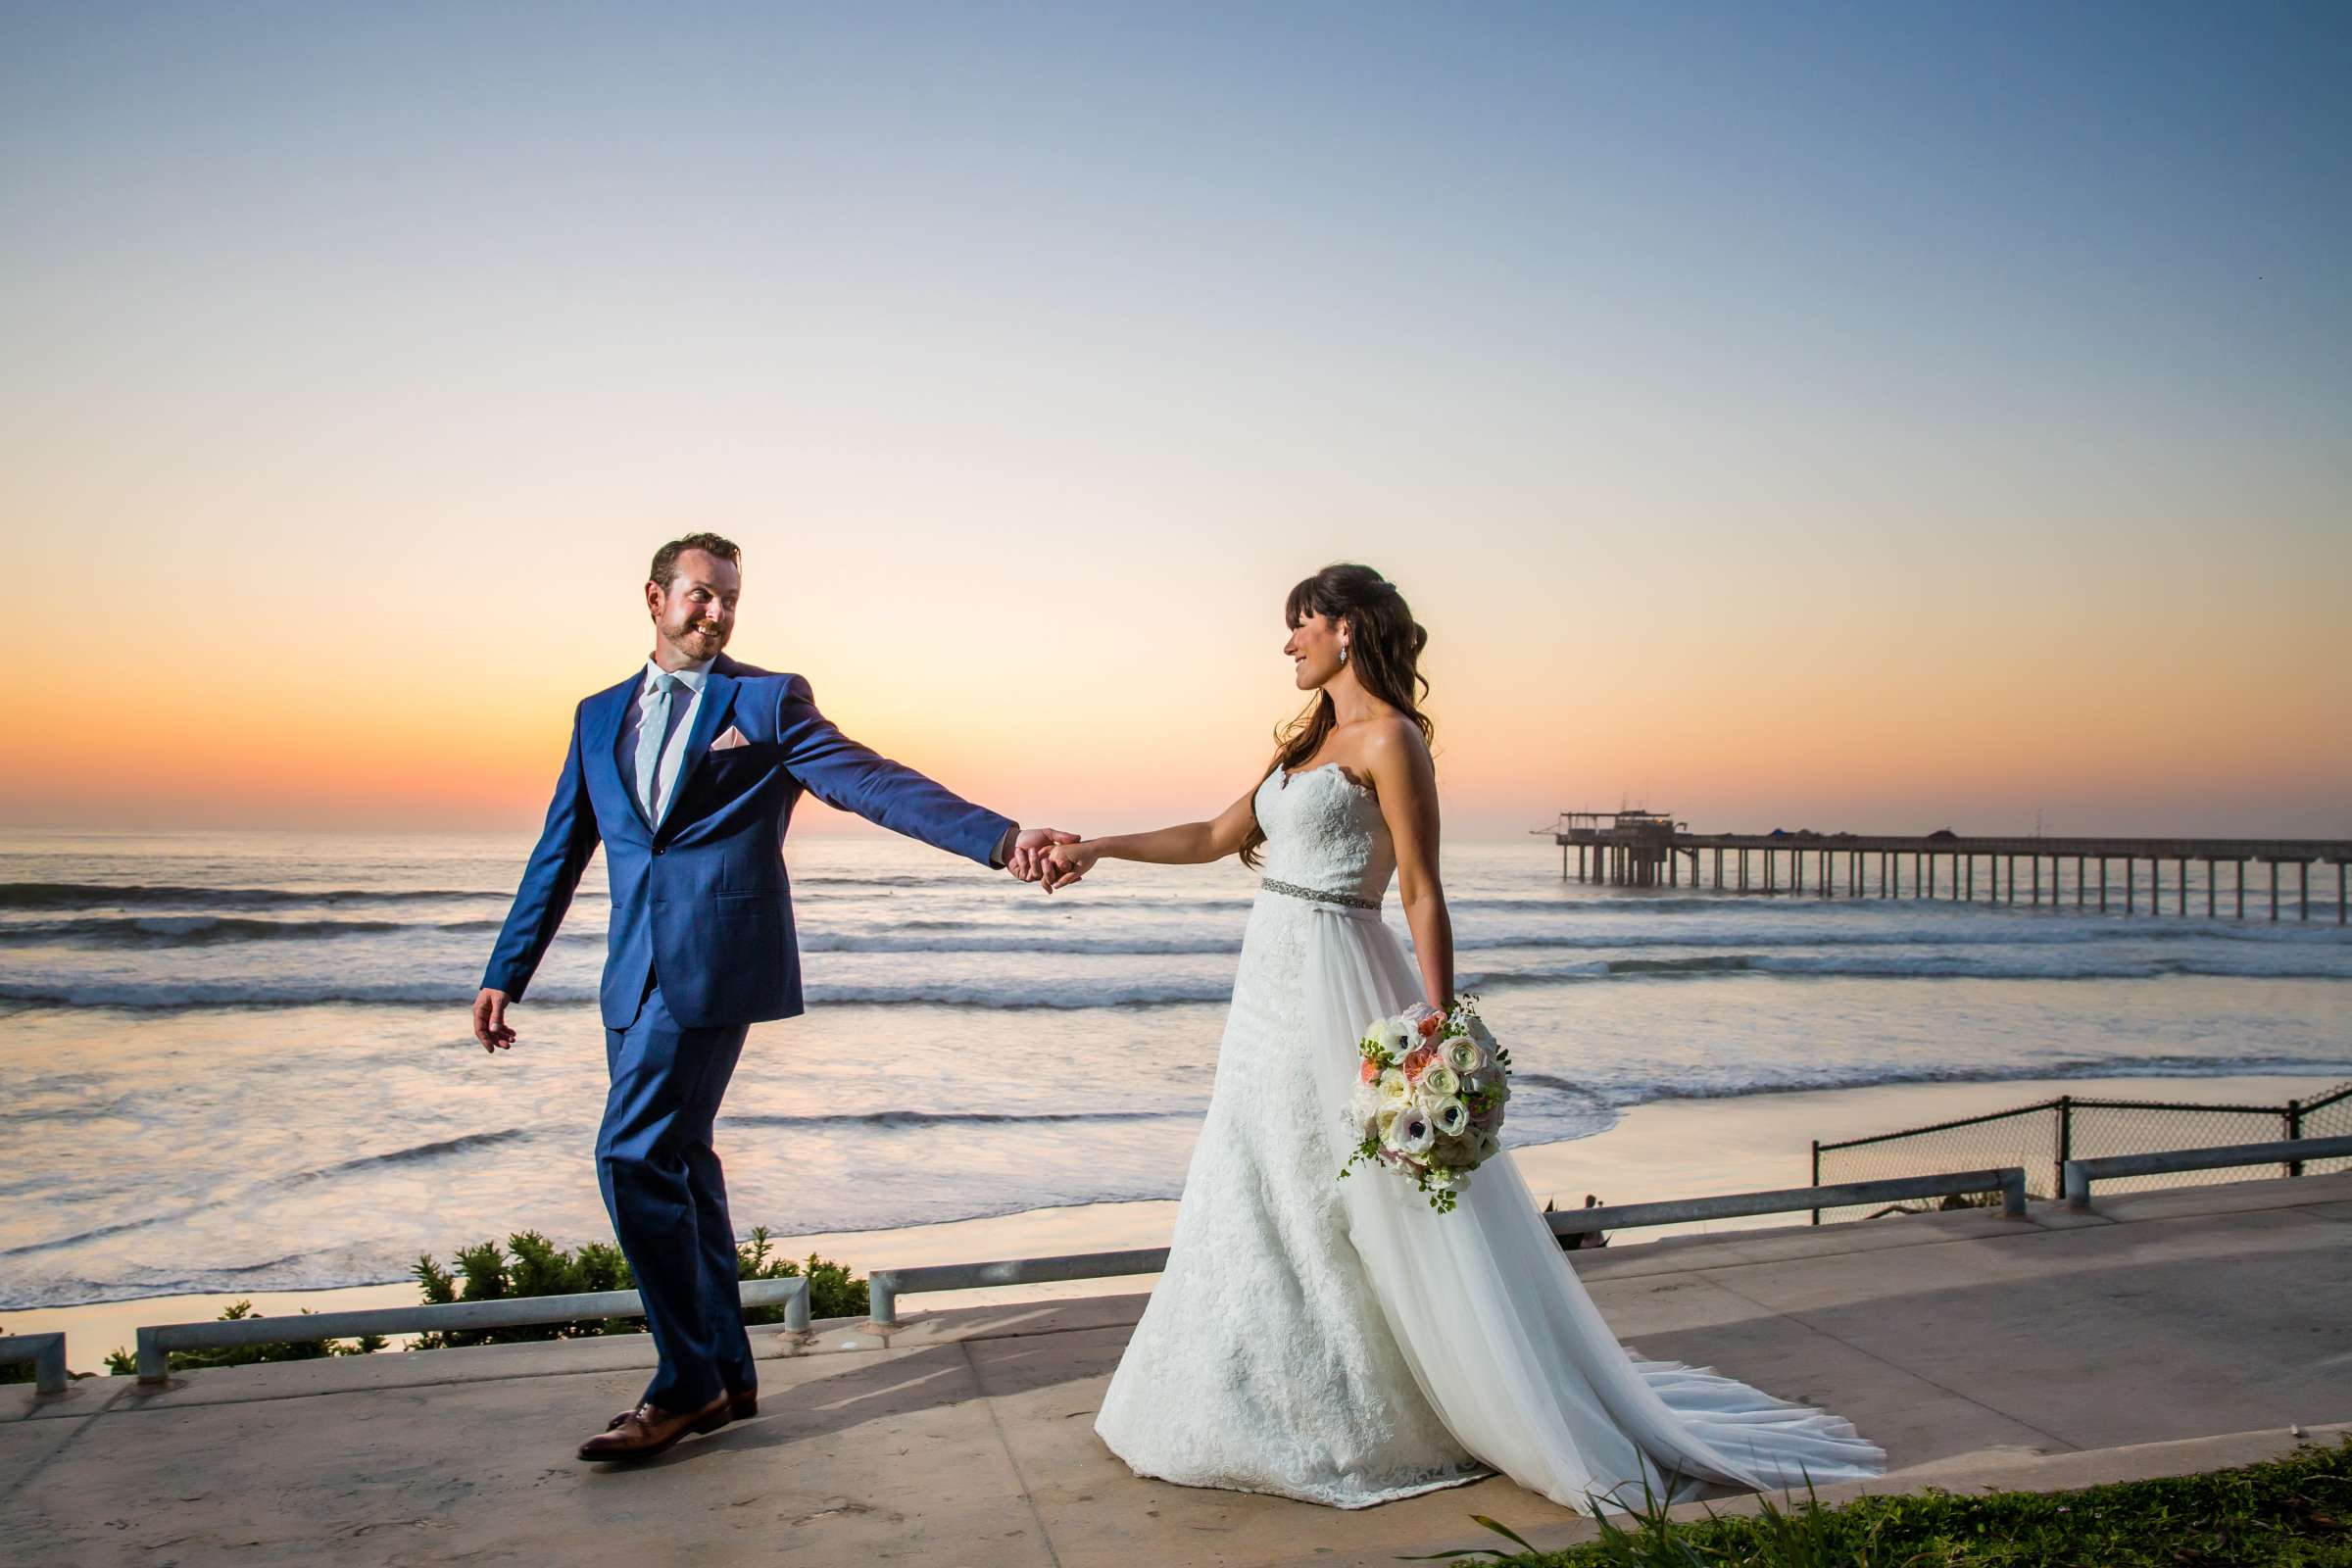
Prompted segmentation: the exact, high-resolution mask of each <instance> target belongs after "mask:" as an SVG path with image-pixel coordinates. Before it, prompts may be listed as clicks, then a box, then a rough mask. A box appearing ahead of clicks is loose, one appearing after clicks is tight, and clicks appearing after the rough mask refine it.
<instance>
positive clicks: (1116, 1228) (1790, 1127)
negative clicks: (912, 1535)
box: [0, 1076, 2342, 1372]
mask: <svg viewBox="0 0 2352 1568" xmlns="http://www.w3.org/2000/svg"><path fill="white" fill-rule="evenodd" d="M2341 1082H2342V1080H2341V1079H2329V1078H2321V1077H2275V1076H2261V1077H2247V1076H2238V1077H2215V1078H2198V1079H2181V1078H2178V1077H2167V1078H2120V1079H2114V1080H2110V1081H2106V1082H2102V1083H2099V1084H2098V1085H2096V1086H2095V1090H2096V1093H2097V1094H2098V1095H2099V1096H2100V1097H2101V1098H2107V1099H2121V1100H2157V1099H2161V1100H2166V1101H2179V1102H2187V1103H2200V1104H2204V1103H2213V1104H2222V1103H2229V1104H2275V1103H2280V1102H2282V1101H2284V1100H2286V1099H2288V1098H2290V1097H2291V1098H2297V1099H2309V1098H2311V1097H2313V1096H2315V1095H2318V1094H2321V1093H2324V1092H2326V1091H2327V1090H2328V1089H2330V1088H2334V1087H2337V1086H2338V1085H2340V1083H2341ZM2083 1092H2084V1091H2083V1086H2082V1084H2081V1083H2080V1082H2079V1081H2074V1080H2063V1079H2048V1080H2021V1081H2015V1082H2001V1083H1974V1084H1893V1085H1877V1086H1872V1087H1867V1088H1857V1089H1838V1090H1821V1091H1812V1092H1805V1091H1798V1092H1791V1093H1786V1094H1759V1095H1744V1096H1739V1097H1734V1098H1727V1099H1710V1100H1668V1101H1660V1102H1657V1103H1651V1104H1644V1105H1638V1106H1635V1107H1633V1108H1632V1109H1631V1110H1629V1111H1628V1112H1627V1113H1626V1114H1625V1116H1624V1117H1623V1118H1622V1119H1621V1120H1619V1121H1618V1122H1617V1123H1616V1124H1615V1125H1614V1126H1612V1127H1611V1128H1609V1129H1608V1130H1607V1131H1606V1132H1602V1133H1596V1134H1594V1135H1593V1136H1591V1137H1589V1138H1582V1139H1577V1140H1574V1141H1572V1142H1563V1143H1555V1144H1544V1145H1538V1146H1535V1147H1532V1148H1523V1149H1519V1150H1515V1151H1513V1152H1511V1154H1510V1156H1509V1157H1511V1158H1512V1159H1513V1160H1515V1161H1516V1162H1517V1164H1518V1167H1519V1170H1520V1173H1521V1174H1522V1175H1523V1176H1524V1177H1525V1178H1526V1179H1527V1182H1528V1184H1529V1186H1530V1187H1532V1188H1533V1189H1534V1190H1535V1193H1536V1195H1537V1197H1538V1198H1539V1199H1543V1198H1553V1199H1556V1201H1558V1203H1559V1205H1560V1206H1561V1207H1563V1208H1567V1207H1576V1206H1581V1205H1582V1203H1583V1201H1584V1196H1585V1194H1587V1193H1596V1194H1598V1195H1599V1197H1600V1198H1601V1199H1602V1200H1603V1201H1606V1202H1611V1203H1624V1202H1642V1201H1653V1200H1661V1199H1672V1198H1694V1197H1703V1196H1706V1195H1709V1194H1714V1193H1732V1192H1747V1191H1754V1190H1759V1189H1767V1188H1778V1187H1801V1186H1803V1185H1805V1184H1806V1181H1807V1180H1808V1177H1809V1175H1810V1171H1809V1150H1810V1144H1811V1141H1812V1140H1813V1139H1816V1138H1818V1139H1821V1140H1822V1141H1824V1142H1834V1141H1836V1140H1838V1139H1843V1138H1855V1137H1864V1136H1868V1135H1871V1134H1874V1133H1884V1132H1892V1131H1895V1130H1897V1129H1899V1128H1903V1127H1911V1126H1918V1125H1921V1124H1923V1123H1927V1122H1936V1121H1944V1120H1950V1119H1953V1118H1957V1117H1962V1116H1974V1115H1981V1114H1984V1113H1985V1112H1987V1111H1994V1110H2001V1109H2006V1108H2009V1107H2011V1106H2015V1105H2021V1104H2026V1103H2032V1102H2034V1101H2038V1100H2046V1099H2049V1098H2051V1097H2053V1096H2056V1095H2061V1094H2069V1093H2074V1094H2081V1093H2083ZM1175 1216H1176V1204H1175V1202H1174V1201H1164V1200H1161V1201H1132V1202H1112V1203H1089V1204H1079V1205H1064V1206H1056V1207H1046V1208H1036V1209H1029V1210H1024V1211H1022V1212H1019V1213H1013V1214H1004V1215H994V1216H989V1217H986V1218H980V1219H970V1220H960V1221H953V1222H949V1223H944V1224H935V1225H912V1226H905V1227H900V1228H897V1229H884V1230H862V1231H830V1232H811V1233H807V1234H801V1235H792V1236H783V1235H779V1236H777V1237H776V1238H775V1241H776V1246H777V1248H778V1250H780V1251H781V1252H782V1253H783V1254H784V1255H786V1256H791V1257H796V1258H798V1257H805V1256H807V1255H808V1254H809V1252H811V1251H814V1252H816V1253H818V1254H819V1255H821V1256H823V1257H826V1258H829V1259H832V1260H834V1261H836V1262H844V1263H847V1264H849V1265H850V1266H851V1268H852V1269H853V1270H854V1271H855V1272H856V1273H858V1274H859V1275H864V1274H866V1273H868V1272H869V1271H871V1270H873V1269H876V1268H907V1267H914V1266H917V1265H921V1264H930V1263H968V1262H979V1261H984V1260H990V1259H997V1258H1013V1257H1044V1256H1054V1255H1057V1254H1062V1253H1070V1252H1096V1251H1111V1250H1126V1249H1132V1248H1147V1247H1164V1246H1166V1245H1167V1243H1168V1237H1169V1233H1170V1231H1171V1229H1172V1227H1173V1225H1174V1223H1175ZM1805 1218H1806V1216H1805V1215H1803V1214H1802V1213H1798V1214H1784V1215H1759V1216H1755V1217H1752V1218H1747V1219H1737V1220H1716V1221H1709V1222H1704V1223H1700V1224H1691V1225H1661V1226H1653V1227H1645V1228H1643V1229H1642V1230H1639V1231H1631V1232H1623V1233H1620V1234H1618V1235H1617V1236H1615V1237H1613V1238H1612V1239H1611V1241H1610V1244H1609V1245H1610V1246H1611V1247H1628V1246H1640V1245H1642V1243H1644V1242H1648V1241H1655V1240H1658V1239H1660V1238H1662V1237H1665V1236H1670V1235H1677V1234H1684V1233H1690V1232H1698V1231H1723V1230H1734V1229H1744V1228H1754V1227H1759V1226H1774V1225H1789V1224H1802V1223H1804V1222H1805ZM1863 1223H1869V1222H1863ZM1877 1223H1882V1224H1886V1223H1899V1220H1882V1221H1878V1222H1877ZM1152 1278H1153V1277H1152V1276H1145V1275H1136V1276H1127V1277H1114V1278H1108V1279H1100V1280H1071V1281H1065V1282H1060V1283H1056V1284H1050V1285H1035V1286H1000V1287H992V1288H989V1289H986V1290H973V1291H946V1292H940V1293H938V1294H936V1295H925V1296H916V1297H910V1298H907V1299H905V1300H904V1302H903V1303H902V1306H901V1312H902V1314H903V1315H905V1314H910V1313H913V1314H919V1313H921V1312H925V1311H941V1310H946V1309H948V1308H951V1307H958V1306H974V1305H988V1304H995V1303H1001V1302H1007V1301H1018V1300H1041V1299H1067V1298H1077V1297H1088V1296H1111V1295H1121V1294H1125V1293H1129V1292H1140V1291H1146V1290H1149V1289H1150V1288H1151V1285H1152ZM418 1299H419V1298H418V1296H417V1287H416V1286H415V1285H414V1284H411V1283H400V1284H384V1285H367V1286H357V1287H345V1288H339V1289H329V1290H319V1291H261V1292H248V1293H237V1294H219V1293H211V1294H189V1295H178V1296H169V1297H158V1298H151V1299H141V1300H133V1301H110V1302H103V1303H93V1304H90V1305H85V1306H73V1307H55V1308H48V1309H33V1310H17V1311H11V1312H8V1313H6V1314H5V1316H0V1327H4V1328H5V1329H6V1330H7V1331H8V1332H10V1333H16V1334H27V1333H30V1334H39V1333H51V1332H63V1333H65V1334H66V1335H67V1336H68V1344H69V1347H70V1349H71V1354H72V1362H73V1370H75V1371H76V1372H95V1371H99V1370H102V1368H103V1358H104V1355H105V1353H106V1351H108V1350H109V1349H114V1348H129V1347H130V1345H131V1344H132V1342H133V1339H134V1337H135V1331H136V1330H137V1328H138V1327H139V1325H141V1324H143V1323H166V1322H192V1321H201V1320H205V1319H209V1318H213V1317H216V1316H218V1315H219V1314H220V1312H221V1308H222V1307H224V1306H227V1305H228V1304H230V1303H231V1302H232V1301H236V1300H251V1301H252V1303H253V1306H254V1309H255V1310H256V1311H258V1312H260V1313H262V1314H263V1315H265V1316H274V1315H279V1314H284V1313H290V1312H299V1311H302V1310H305V1309H308V1310H311V1311H326V1310H344V1309H349V1308H356V1307H383V1306H407V1305H413V1304H415V1303H416V1302H417V1300H418Z"/></svg>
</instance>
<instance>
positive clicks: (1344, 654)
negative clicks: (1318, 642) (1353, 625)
mask: <svg viewBox="0 0 2352 1568" xmlns="http://www.w3.org/2000/svg"><path fill="white" fill-rule="evenodd" d="M1340 663H1341V665H1342V667H1345V666H1346V665H1347V663H1348V645H1347V644H1346V643H1342V644H1340Z"/></svg>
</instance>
